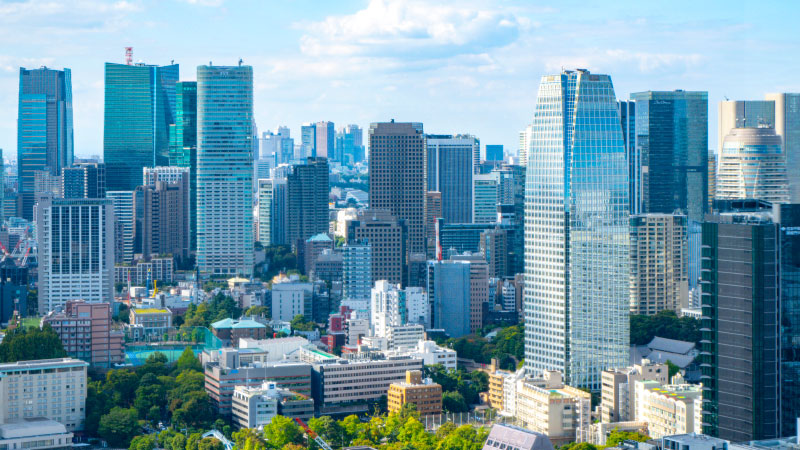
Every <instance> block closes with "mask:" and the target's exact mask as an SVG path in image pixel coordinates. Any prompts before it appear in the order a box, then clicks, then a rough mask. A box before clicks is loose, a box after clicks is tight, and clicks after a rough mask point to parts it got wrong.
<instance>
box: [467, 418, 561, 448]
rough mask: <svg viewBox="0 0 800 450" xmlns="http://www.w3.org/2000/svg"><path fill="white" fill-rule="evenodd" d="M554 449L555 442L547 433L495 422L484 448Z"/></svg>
mask: <svg viewBox="0 0 800 450" xmlns="http://www.w3.org/2000/svg"><path fill="white" fill-rule="evenodd" d="M509 449H515V450H553V443H552V442H550V439H548V438H547V436H546V435H545V434H542V433H537V432H535V431H531V430H526V429H524V428H520V427H515V426H513V425H505V424H495V425H492V430H491V431H489V436H488V437H487V438H486V442H485V443H484V444H483V449H482V450H509Z"/></svg>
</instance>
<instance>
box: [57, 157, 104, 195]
mask: <svg viewBox="0 0 800 450" xmlns="http://www.w3.org/2000/svg"><path fill="white" fill-rule="evenodd" d="M61 194H62V196H63V197H64V198H105V196H106V165H105V164H103V163H80V164H75V165H74V166H73V167H65V168H64V169H63V170H62V172H61Z"/></svg>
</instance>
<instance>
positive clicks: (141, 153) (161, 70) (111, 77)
mask: <svg viewBox="0 0 800 450" xmlns="http://www.w3.org/2000/svg"><path fill="white" fill-rule="evenodd" d="M178 79H179V67H178V65H177V64H172V65H169V66H154V65H147V64H143V63H137V64H115V63H106V65H105V107H104V131H103V161H104V162H105V164H106V173H107V175H108V176H107V187H108V190H109V191H132V190H134V189H136V186H139V184H140V183H141V178H140V176H141V173H142V168H143V167H154V166H166V165H169V138H170V133H169V131H170V124H174V123H175V84H176V83H177V82H178Z"/></svg>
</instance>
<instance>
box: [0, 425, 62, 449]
mask: <svg viewBox="0 0 800 450" xmlns="http://www.w3.org/2000/svg"><path fill="white" fill-rule="evenodd" d="M72 436H73V434H72V433H70V432H69V431H67V429H66V427H64V425H62V424H60V423H58V422H56V421H54V420H50V419H47V418H45V417H26V418H22V419H13V420H11V421H8V422H6V423H0V449H3V450H13V449H25V450H51V449H52V450H56V449H67V448H72Z"/></svg>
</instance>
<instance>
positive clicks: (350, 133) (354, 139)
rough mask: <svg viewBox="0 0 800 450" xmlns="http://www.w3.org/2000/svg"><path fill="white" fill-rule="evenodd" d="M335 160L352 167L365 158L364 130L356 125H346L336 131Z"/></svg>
mask: <svg viewBox="0 0 800 450" xmlns="http://www.w3.org/2000/svg"><path fill="white" fill-rule="evenodd" d="M335 151H336V157H335V158H334V159H336V160H337V161H341V163H342V164H344V165H348V166H352V165H354V164H358V163H360V162H363V161H364V159H365V158H366V154H365V151H364V130H362V129H361V127H359V126H358V125H347V126H344V127H341V128H339V129H338V130H337V131H336V143H335Z"/></svg>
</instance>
